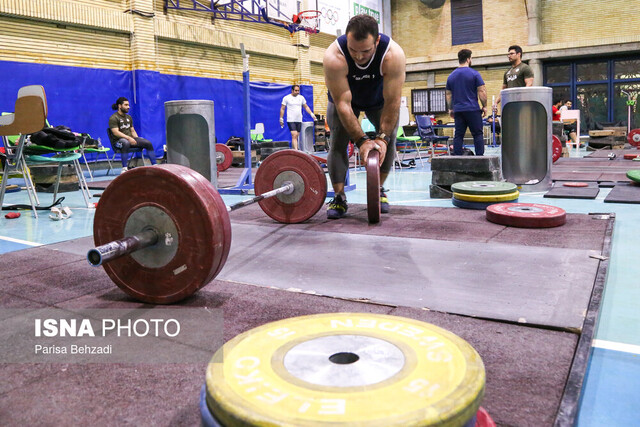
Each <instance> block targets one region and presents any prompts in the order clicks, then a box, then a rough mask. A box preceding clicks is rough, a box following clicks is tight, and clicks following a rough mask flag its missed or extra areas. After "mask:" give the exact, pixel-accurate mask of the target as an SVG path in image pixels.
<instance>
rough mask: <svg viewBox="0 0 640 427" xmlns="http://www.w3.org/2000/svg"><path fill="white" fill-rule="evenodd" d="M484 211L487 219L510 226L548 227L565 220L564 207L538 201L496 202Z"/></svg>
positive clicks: (560, 223) (562, 222)
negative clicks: (542, 203)
mask: <svg viewBox="0 0 640 427" xmlns="http://www.w3.org/2000/svg"><path fill="white" fill-rule="evenodd" d="M486 212H487V219H488V220H489V221H491V222H495V223H496V224H501V225H508V226H512V227H523V228H548V227H557V226H560V225H562V224H564V223H565V222H566V221H567V213H566V212H565V211H564V209H560V208H557V207H555V206H549V205H541V204H538V203H498V204H495V205H491V206H488V207H487V211H486Z"/></svg>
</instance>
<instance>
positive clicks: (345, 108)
mask: <svg viewBox="0 0 640 427" xmlns="http://www.w3.org/2000/svg"><path fill="white" fill-rule="evenodd" d="M322 64H323V68H324V81H325V84H326V85H327V88H328V89H329V92H330V93H331V97H332V98H333V102H334V104H335V106H336V111H337V112H338V116H339V117H340V121H341V122H342V126H344V128H345V129H346V131H347V133H348V135H349V137H350V138H351V140H352V141H358V140H359V139H360V138H362V136H364V135H365V133H364V132H363V131H362V128H361V127H360V123H358V118H357V117H356V116H355V114H353V110H352V109H351V89H350V88H349V82H348V81H347V72H348V67H347V61H346V60H345V59H344V57H343V56H342V55H340V54H339V53H338V49H337V48H336V46H335V44H332V45H331V46H329V48H328V49H327V50H326V52H325V54H324V59H323V61H322Z"/></svg>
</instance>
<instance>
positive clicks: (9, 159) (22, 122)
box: [0, 85, 47, 218]
mask: <svg viewBox="0 0 640 427" xmlns="http://www.w3.org/2000/svg"><path fill="white" fill-rule="evenodd" d="M14 111H15V113H11V114H6V115H3V116H0V136H1V137H2V140H3V143H4V148H5V155H6V159H5V165H4V170H3V179H2V184H1V185H0V207H1V206H2V202H3V201H4V194H5V191H6V189H7V180H8V178H9V176H10V175H11V173H12V172H13V173H14V174H20V175H22V177H23V179H24V181H25V185H26V187H27V194H28V195H29V203H30V204H31V209H32V210H33V216H34V217H36V218H37V217H38V213H37V210H36V205H38V204H39V203H40V201H39V200H38V195H37V194H36V190H35V187H34V185H33V180H32V179H31V174H30V173H29V168H28V167H27V166H26V163H25V160H24V155H23V149H24V144H25V141H26V138H27V135H28V134H31V133H34V132H38V131H39V130H42V129H43V128H44V127H45V122H46V119H47V98H46V95H45V93H44V88H43V87H42V86H38V85H33V86H24V87H22V88H20V89H19V90H18V97H17V99H16V103H15V108H14ZM12 135H19V138H18V141H17V143H16V144H11V143H9V139H8V138H7V137H8V136H12Z"/></svg>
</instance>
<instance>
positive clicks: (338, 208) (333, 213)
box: [327, 194, 349, 219]
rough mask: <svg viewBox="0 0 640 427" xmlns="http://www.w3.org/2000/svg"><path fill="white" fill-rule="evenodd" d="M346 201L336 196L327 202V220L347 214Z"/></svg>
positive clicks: (342, 197)
mask: <svg viewBox="0 0 640 427" xmlns="http://www.w3.org/2000/svg"><path fill="white" fill-rule="evenodd" d="M347 209H349V207H348V206H347V199H345V197H344V196H343V195H342V194H337V195H336V196H335V197H334V198H333V199H331V201H330V202H329V209H327V218H328V219H339V218H342V217H343V216H345V215H346V214H347Z"/></svg>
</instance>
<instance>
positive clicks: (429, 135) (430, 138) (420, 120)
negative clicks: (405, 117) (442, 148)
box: [416, 115, 451, 158]
mask: <svg viewBox="0 0 640 427" xmlns="http://www.w3.org/2000/svg"><path fill="white" fill-rule="evenodd" d="M416 124H417V125H418V135H420V139H421V140H422V141H423V142H426V143H428V144H429V145H430V146H431V157H432V158H433V156H435V154H436V144H437V143H444V144H445V145H446V147H447V154H451V152H450V151H449V143H448V141H449V137H448V136H439V135H436V133H435V131H434V130H433V125H432V124H431V118H430V117H429V116H425V115H421V116H416Z"/></svg>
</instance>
